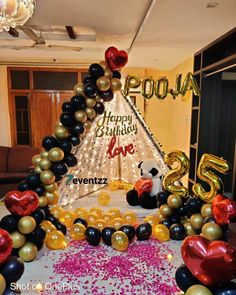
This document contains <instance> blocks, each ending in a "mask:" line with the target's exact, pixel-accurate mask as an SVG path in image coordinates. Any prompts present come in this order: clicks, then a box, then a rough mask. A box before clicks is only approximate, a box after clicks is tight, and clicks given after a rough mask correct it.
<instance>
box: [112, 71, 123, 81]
mask: <svg viewBox="0 0 236 295" xmlns="http://www.w3.org/2000/svg"><path fill="white" fill-rule="evenodd" d="M113 78H118V79H120V78H121V73H120V72H119V71H114V72H113Z"/></svg>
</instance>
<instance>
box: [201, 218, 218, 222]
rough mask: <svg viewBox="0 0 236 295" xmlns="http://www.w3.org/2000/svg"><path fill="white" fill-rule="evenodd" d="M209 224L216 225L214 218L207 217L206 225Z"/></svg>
mask: <svg viewBox="0 0 236 295" xmlns="http://www.w3.org/2000/svg"><path fill="white" fill-rule="evenodd" d="M208 222H212V223H216V222H215V220H214V218H213V217H206V218H205V219H204V223H208Z"/></svg>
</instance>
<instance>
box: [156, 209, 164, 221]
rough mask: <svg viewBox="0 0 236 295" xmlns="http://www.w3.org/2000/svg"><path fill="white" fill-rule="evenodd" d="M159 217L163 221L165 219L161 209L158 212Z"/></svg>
mask: <svg viewBox="0 0 236 295" xmlns="http://www.w3.org/2000/svg"><path fill="white" fill-rule="evenodd" d="M157 217H158V219H159V220H160V221H162V220H163V219H165V218H164V216H163V215H161V212H160V211H158V212H157Z"/></svg>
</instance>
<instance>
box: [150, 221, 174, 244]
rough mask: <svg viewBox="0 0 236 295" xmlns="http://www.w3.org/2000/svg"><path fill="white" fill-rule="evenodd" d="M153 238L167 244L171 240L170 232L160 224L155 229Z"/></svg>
mask: <svg viewBox="0 0 236 295" xmlns="http://www.w3.org/2000/svg"><path fill="white" fill-rule="evenodd" d="M152 236H153V238H154V239H156V240H158V241H160V242H166V241H169V239H170V231H169V229H168V227H167V226H165V225H164V224H158V225H155V226H154V227H153V230H152Z"/></svg>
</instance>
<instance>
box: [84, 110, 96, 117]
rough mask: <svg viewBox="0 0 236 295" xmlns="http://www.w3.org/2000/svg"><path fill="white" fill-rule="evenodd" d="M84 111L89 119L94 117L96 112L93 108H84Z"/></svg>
mask: <svg viewBox="0 0 236 295" xmlns="http://www.w3.org/2000/svg"><path fill="white" fill-rule="evenodd" d="M85 112H86V115H87V117H88V118H89V119H93V118H94V117H96V112H95V110H94V109H93V108H86V109H85Z"/></svg>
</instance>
